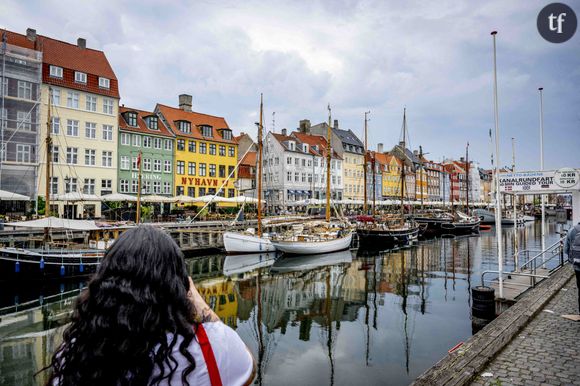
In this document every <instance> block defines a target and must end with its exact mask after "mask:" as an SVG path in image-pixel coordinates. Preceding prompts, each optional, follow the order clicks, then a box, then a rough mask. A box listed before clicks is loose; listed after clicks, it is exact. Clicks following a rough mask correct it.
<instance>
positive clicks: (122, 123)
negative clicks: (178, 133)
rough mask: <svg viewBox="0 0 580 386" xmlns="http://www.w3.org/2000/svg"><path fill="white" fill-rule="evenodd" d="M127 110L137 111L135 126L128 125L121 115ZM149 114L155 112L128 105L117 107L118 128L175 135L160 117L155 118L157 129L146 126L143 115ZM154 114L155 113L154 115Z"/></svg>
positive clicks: (152, 133)
mask: <svg viewBox="0 0 580 386" xmlns="http://www.w3.org/2000/svg"><path fill="white" fill-rule="evenodd" d="M128 111H134V112H136V113H137V127H133V126H129V125H128V124H127V121H125V118H124V117H123V115H122V114H123V113H125V112H128ZM150 115H155V113H153V112H150V111H145V110H138V109H133V108H130V107H125V106H122V107H119V129H121V130H125V131H132V132H135V133H142V134H150V135H159V136H163V137H172V138H173V137H175V135H173V133H172V132H171V131H170V130H169V129H168V128H167V127H166V126H165V125H164V124H163V121H162V120H161V119H157V127H158V129H159V130H152V129H150V128H149V127H147V122H145V117H148V116H150ZM155 116H156V115H155Z"/></svg>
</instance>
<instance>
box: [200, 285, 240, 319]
mask: <svg viewBox="0 0 580 386" xmlns="http://www.w3.org/2000/svg"><path fill="white" fill-rule="evenodd" d="M196 288H197V290H198V291H199V294H200V295H201V297H202V298H203V300H205V302H206V303H207V304H208V305H209V306H210V307H211V309H212V310H213V311H214V312H215V313H216V315H217V316H219V318H220V319H221V320H222V321H223V322H224V323H225V324H227V325H228V326H230V327H232V328H235V327H236V326H237V317H238V297H237V295H236V291H235V290H234V282H233V281H230V280H226V278H224V277H220V278H214V279H208V280H207V281H202V282H200V283H198V284H196Z"/></svg>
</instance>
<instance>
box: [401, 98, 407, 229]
mask: <svg viewBox="0 0 580 386" xmlns="http://www.w3.org/2000/svg"><path fill="white" fill-rule="evenodd" d="M406 133H407V108H404V109H403V142H402V143H401V150H402V152H403V157H402V158H401V161H402V162H401V164H402V165H401V223H405V203H404V195H405V146H406V145H405V139H406V137H405V135H406Z"/></svg>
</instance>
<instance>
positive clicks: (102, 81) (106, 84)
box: [99, 76, 111, 89]
mask: <svg viewBox="0 0 580 386" xmlns="http://www.w3.org/2000/svg"><path fill="white" fill-rule="evenodd" d="M99 87H100V88H106V89H108V88H110V87H111V80H110V79H109V78H103V77H102V76H99Z"/></svg>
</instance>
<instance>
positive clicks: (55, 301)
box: [0, 222, 561, 386]
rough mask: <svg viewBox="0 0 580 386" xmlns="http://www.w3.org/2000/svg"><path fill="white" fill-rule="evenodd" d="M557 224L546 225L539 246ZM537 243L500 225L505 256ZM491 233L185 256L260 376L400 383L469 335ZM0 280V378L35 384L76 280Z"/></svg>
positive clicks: (489, 262)
mask: <svg viewBox="0 0 580 386" xmlns="http://www.w3.org/2000/svg"><path fill="white" fill-rule="evenodd" d="M560 227H561V225H559V224H556V223H554V222H550V223H549V224H548V227H547V228H548V232H547V240H548V245H549V244H551V243H553V242H555V241H556V240H557V239H558V234H557V231H559V230H560ZM514 231H516V232H518V235H519V240H520V249H524V248H529V249H539V248H540V245H541V242H540V224H539V222H536V223H528V224H527V225H525V226H522V227H518V228H517V229H516V230H514V228H513V227H511V228H504V230H503V234H502V237H501V238H500V240H501V242H502V243H503V245H504V250H506V251H507V253H506V256H508V257H507V258H506V259H505V262H504V264H505V265H506V267H507V268H509V267H511V266H513V258H512V257H511V256H512V251H513V246H514V244H513V236H514ZM495 236H496V235H495V231H494V229H493V228H492V230H491V231H488V232H483V231H482V232H481V234H480V235H479V236H471V237H461V238H443V239H433V240H426V241H421V242H418V243H417V244H416V245H414V246H411V247H408V248H405V249H400V250H393V251H385V252H381V253H372V254H363V253H360V252H358V253H357V251H354V250H353V251H350V252H349V251H346V252H339V253H336V254H329V255H323V256H313V257H305V258H291V259H278V260H276V261H274V260H273V259H271V256H268V255H262V256H260V255H257V256H246V257H239V256H235V257H225V256H222V255H212V256H206V257H203V258H190V259H188V260H187V264H188V267H189V270H190V272H191V275H192V277H193V278H194V281H195V283H196V286H197V287H198V288H199V291H200V293H201V294H202V295H203V296H204V297H205V298H206V301H207V302H208V304H210V305H211V306H212V308H214V310H215V311H216V312H217V314H218V315H219V316H220V317H221V319H222V320H223V321H224V322H225V323H227V324H228V325H229V326H231V327H232V328H234V329H235V330H236V331H237V332H238V333H239V335H240V336H241V337H242V339H243V340H244V342H246V344H247V345H248V347H249V348H250V350H251V351H252V352H253V354H254V356H255V358H256V361H257V363H258V367H259V368H258V375H257V379H256V380H255V384H261V385H296V384H301V385H326V384H328V385H333V384H334V385H352V384H390V385H406V384H409V383H410V382H411V381H412V380H413V379H415V378H416V377H417V376H418V375H420V374H421V373H422V372H423V371H424V370H426V369H427V368H429V367H430V366H431V365H433V364H434V363H435V362H437V361H438V360H439V359H440V358H442V357H443V356H444V355H446V354H447V352H448V350H449V349H451V348H452V347H454V346H455V345H457V344H458V343H460V342H462V341H465V340H466V339H468V338H469V337H470V336H471V335H472V324H471V320H470V307H471V296H470V288H472V287H474V286H477V285H480V284H481V272H482V271H484V270H497V257H496V256H497V255H496V248H497V244H496V243H497V239H496V237H495ZM85 284H86V283H85V282H82V281H72V282H71V281H69V282H66V283H59V282H55V283H49V284H44V285H39V284H38V283H18V284H14V283H11V284H6V283H0V318H1V319H0V385H23V386H25V385H41V384H43V383H44V382H45V375H44V374H41V375H39V376H37V377H36V378H34V377H33V374H34V373H35V372H37V371H38V370H39V369H41V368H43V367H44V366H46V365H48V364H49V361H50V356H51V354H52V352H53V351H54V350H55V348H56V347H57V345H58V344H59V342H60V339H61V334H62V330H63V328H64V327H65V326H66V322H67V317H68V315H69V312H70V310H71V309H72V306H73V304H74V299H75V297H76V296H77V295H78V293H79V291H80V290H81V289H82V287H83V286H84V285H85Z"/></svg>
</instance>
